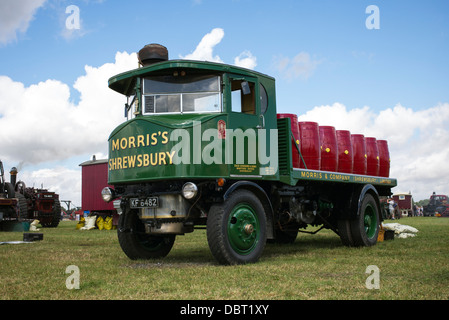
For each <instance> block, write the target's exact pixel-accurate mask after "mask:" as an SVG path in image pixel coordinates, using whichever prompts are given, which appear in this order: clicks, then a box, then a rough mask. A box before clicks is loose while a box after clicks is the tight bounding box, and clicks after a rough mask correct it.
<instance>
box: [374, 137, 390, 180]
mask: <svg viewBox="0 0 449 320" xmlns="http://www.w3.org/2000/svg"><path fill="white" fill-rule="evenodd" d="M377 148H378V149H379V176H380V177H385V178H388V177H389V176H390V151H389V150H388V142H387V140H377Z"/></svg>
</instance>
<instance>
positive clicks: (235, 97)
mask: <svg viewBox="0 0 449 320" xmlns="http://www.w3.org/2000/svg"><path fill="white" fill-rule="evenodd" d="M255 94H256V90H255V84H254V83H253V82H249V81H245V80H232V81H231V99H232V101H231V104H232V111H234V112H242V113H246V114H256V100H255Z"/></svg>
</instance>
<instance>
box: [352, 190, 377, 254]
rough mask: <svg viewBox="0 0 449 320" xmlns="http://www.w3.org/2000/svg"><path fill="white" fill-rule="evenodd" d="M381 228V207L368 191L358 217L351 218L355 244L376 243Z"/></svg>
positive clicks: (366, 245)
mask: <svg viewBox="0 0 449 320" xmlns="http://www.w3.org/2000/svg"><path fill="white" fill-rule="evenodd" d="M379 229H380V217H379V208H378V206H377V203H376V200H375V199H374V197H373V196H372V195H371V194H369V193H367V194H366V195H365V196H364V198H363V201H362V205H361V206H360V211H359V212H358V215H357V217H356V218H355V219H354V220H351V235H352V239H353V241H354V245H355V246H357V247H359V246H365V247H369V246H372V245H375V244H376V243H377V237H378V235H379Z"/></svg>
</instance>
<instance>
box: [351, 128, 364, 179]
mask: <svg viewBox="0 0 449 320" xmlns="http://www.w3.org/2000/svg"><path fill="white" fill-rule="evenodd" d="M351 142H352V152H353V160H354V162H353V167H352V173H354V174H366V145H365V136H364V135H363V134H351Z"/></svg>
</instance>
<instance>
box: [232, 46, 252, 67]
mask: <svg viewBox="0 0 449 320" xmlns="http://www.w3.org/2000/svg"><path fill="white" fill-rule="evenodd" d="M234 64H235V65H236V66H238V67H242V68H247V69H254V68H255V67H256V66H257V59H256V57H254V56H253V55H252V53H251V52H249V51H248V50H246V51H243V52H242V53H241V54H240V55H239V56H238V57H235V59H234Z"/></svg>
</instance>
